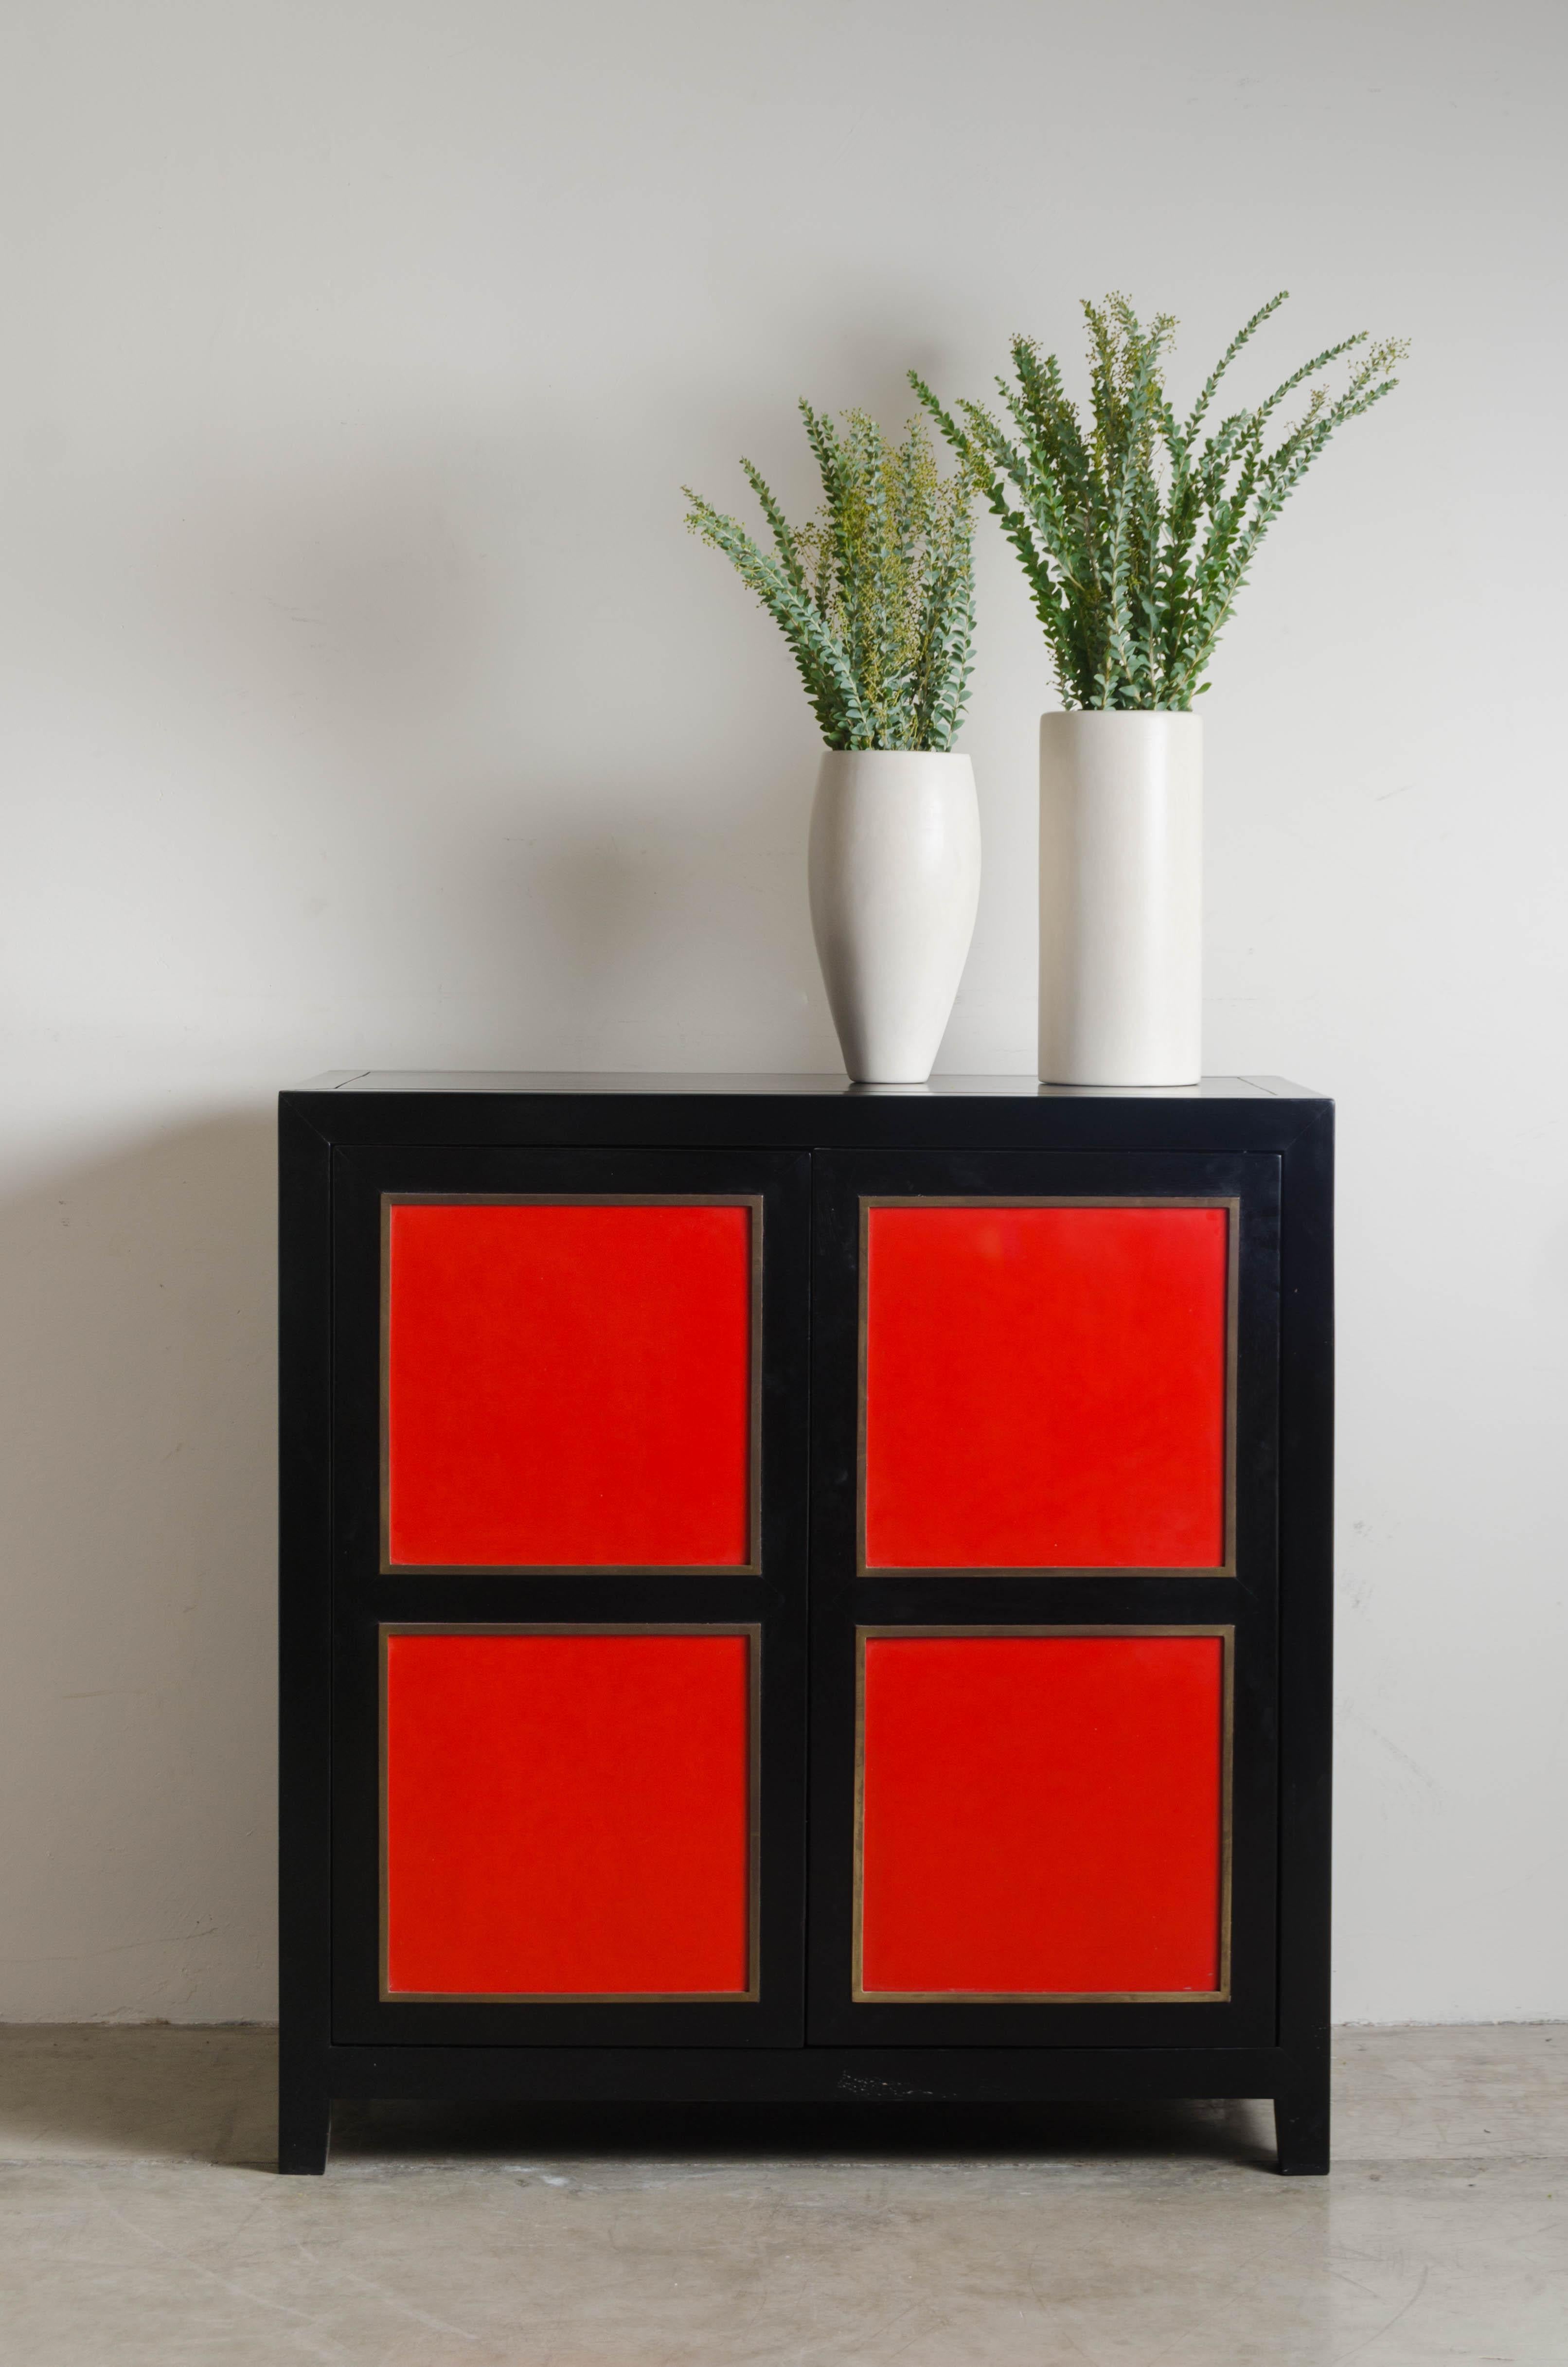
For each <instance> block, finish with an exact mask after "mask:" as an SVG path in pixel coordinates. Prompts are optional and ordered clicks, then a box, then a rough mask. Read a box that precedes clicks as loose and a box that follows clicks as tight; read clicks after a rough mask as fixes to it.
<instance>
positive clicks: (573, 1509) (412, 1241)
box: [387, 1204, 752, 1568]
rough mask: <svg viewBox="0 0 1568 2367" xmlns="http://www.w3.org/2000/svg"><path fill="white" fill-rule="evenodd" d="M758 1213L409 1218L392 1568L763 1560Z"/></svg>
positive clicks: (536, 1210) (583, 1211)
mask: <svg viewBox="0 0 1568 2367" xmlns="http://www.w3.org/2000/svg"><path fill="white" fill-rule="evenodd" d="M751 1226H752V1212H751V1210H750V1208H749V1207H747V1206H744V1205H735V1206H720V1207H682V1206H659V1205H656V1204H651V1205H648V1206H636V1207H613V1206H564V1205H562V1206H522V1207H517V1206H499V1207H498V1206H488V1207H487V1206H474V1205H470V1206H419V1205H417V1204H415V1205H398V1206H393V1207H392V1211H391V1231H390V1244H389V1277H390V1278H389V1284H388V1287H389V1291H390V1309H389V1320H388V1376H387V1424H388V1455H387V1465H388V1490H387V1493H388V1541H389V1548H390V1558H391V1560H392V1562H393V1563H394V1564H397V1565H404V1564H406V1565H414V1566H418V1565H429V1564H449V1565H458V1566H465V1565H467V1566H472V1565H480V1566H483V1565H490V1566H493V1567H494V1566H500V1567H506V1565H509V1564H524V1565H528V1564H535V1565H544V1566H554V1567H558V1568H560V1567H567V1568H570V1567H592V1566H595V1565H604V1564H609V1565H612V1566H613V1565H622V1566H625V1565H631V1566H632V1567H640V1566H653V1567H659V1568H685V1567H692V1566H699V1567H703V1568H707V1567H714V1568H724V1567H729V1568H734V1567H736V1566H742V1565H744V1564H745V1563H746V1562H747V1560H748V1559H749V1557H750V1547H751V1539H750V1535H749V1529H750V1502H751V1482H750V1454H751V1351H752V1342H751V1291H752V1236H751Z"/></svg>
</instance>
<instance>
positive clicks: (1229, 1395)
mask: <svg viewBox="0 0 1568 2367" xmlns="http://www.w3.org/2000/svg"><path fill="white" fill-rule="evenodd" d="M873 1208H1223V1209H1224V1211H1225V1215H1226V1224H1225V1412H1224V1432H1223V1475H1222V1481H1221V1484H1222V1487H1223V1489H1224V1502H1223V1508H1222V1512H1223V1522H1224V1531H1223V1543H1224V1549H1225V1557H1224V1559H1223V1561H1221V1562H1219V1563H1217V1564H1213V1565H1196V1564H1193V1563H1187V1562H1183V1563H1176V1564H1160V1565H1153V1564H1149V1563H1142V1562H1096V1563H1093V1564H1091V1565H1090V1566H1089V1567H1088V1568H1087V1569H1077V1568H1074V1566H1073V1565H1072V1564H1070V1563H1067V1562H1006V1563H1003V1564H1002V1565H1000V1566H999V1567H996V1568H988V1567H985V1566H983V1565H982V1564H981V1563H979V1562H966V1563H964V1564H962V1565H961V1566H960V1565H957V1564H951V1563H925V1562H869V1561H868V1560H867V1558H866V1366H867V1340H868V1331H869V1313H870V1271H871V1259H870V1242H871V1210H872V1209H873ZM1241 1229H1242V1203H1241V1196H1240V1195H1239V1194H1236V1193H1213V1194H1198V1195H1182V1194H1176V1193H1170V1194H1166V1193H1142V1194H1134V1193H1111V1192H1091V1193H1085V1194H1076V1193H1064V1192H1061V1193H1040V1194H1029V1193H1025V1192H1006V1193H1003V1192H983V1193H972V1192H960V1193H954V1194H950V1195H949V1194H944V1193H937V1192H929V1193H927V1192H917V1193H880V1192H873V1193H862V1194H861V1195H860V1230H859V1259H860V1271H859V1276H858V1300H859V1314H858V1325H857V1331H858V1341H857V1356H856V1381H855V1390H856V1428H855V1438H856V1444H855V1575H856V1577H857V1578H873V1577H875V1578H883V1577H895V1578H912V1577H918V1576H921V1575H922V1574H924V1573H926V1572H927V1571H929V1572H939V1573H940V1574H941V1575H943V1576H944V1577H946V1576H951V1575H953V1574H955V1572H956V1573H957V1574H960V1575H962V1576H964V1577H970V1578H1039V1577H1046V1576H1050V1577H1052V1578H1130V1577H1131V1578H1234V1576H1235V1574H1236V1372H1237V1363H1238V1349H1239V1341H1240V1329H1241V1325H1240V1317H1241Z"/></svg>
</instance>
